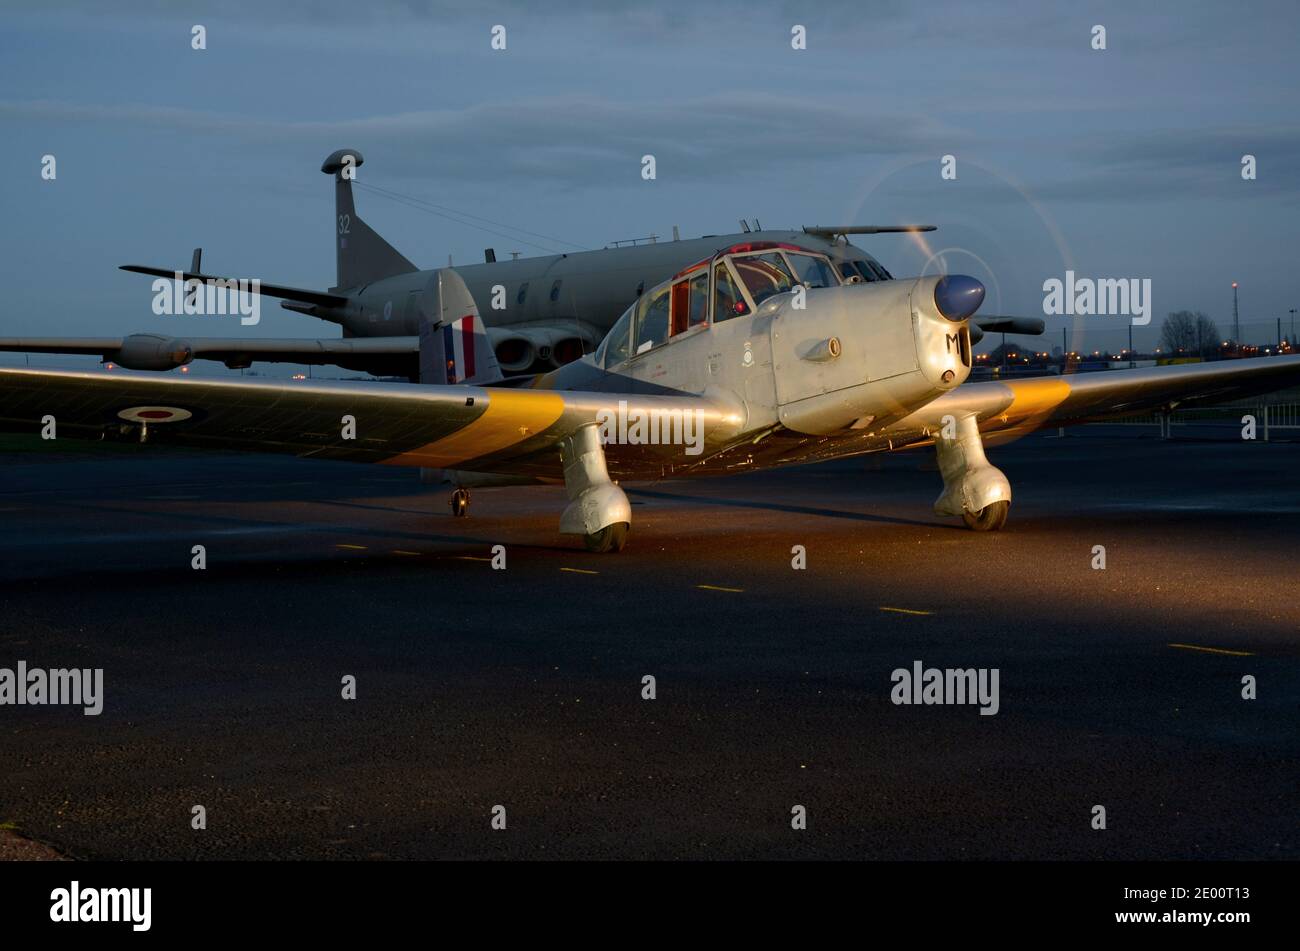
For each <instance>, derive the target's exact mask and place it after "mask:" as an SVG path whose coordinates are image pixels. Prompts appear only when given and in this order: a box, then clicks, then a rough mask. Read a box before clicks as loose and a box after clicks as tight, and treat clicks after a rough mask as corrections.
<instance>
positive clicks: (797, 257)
mask: <svg viewBox="0 0 1300 951" xmlns="http://www.w3.org/2000/svg"><path fill="white" fill-rule="evenodd" d="M842 283H844V282H843V281H842V280H841V278H840V274H839V272H838V271H837V270H836V268H835V266H834V265H833V264H832V263H831V260H830V258H828V257H827V256H826V255H824V254H822V253H821V252H819V251H809V250H808V249H806V248H801V247H799V246H798V245H794V244H785V243H777V242H773V241H755V242H751V243H748V244H736V245H732V246H731V247H729V248H725V249H724V250H722V251H719V252H718V253H717V254H715V255H713V256H712V257H709V258H705V259H704V260H703V261H699V262H697V263H695V264H692V265H691V266H690V267H688V268H686V269H685V270H683V271H681V272H679V273H678V274H677V275H676V276H675V277H673V278H672V280H669V281H665V282H664V283H662V284H660V285H658V286H656V287H654V288H651V289H650V290H649V291H646V292H645V293H644V294H642V295H641V296H640V297H639V298H637V300H636V302H635V303H633V304H632V306H631V307H629V308H628V309H627V311H626V312H624V314H623V316H622V317H620V318H619V319H618V322H617V323H616V324H614V326H613V328H612V329H611V330H610V332H609V333H608V334H607V335H606V336H605V339H604V341H603V342H602V343H601V345H600V346H599V347H598V348H597V350H596V354H595V361H596V365H597V366H601V367H614V366H617V365H618V364H620V363H622V362H623V361H624V360H627V359H628V358H629V357H632V356H636V355H638V354H642V353H645V352H646V351H648V350H653V349H654V348H655V347H657V346H659V345H660V344H663V343H667V342H668V341H669V340H675V339H677V338H679V337H682V336H684V335H686V334H689V333H692V332H695V331H700V330H703V329H704V328H706V327H708V326H710V325H711V324H716V323H721V322H722V321H724V320H731V319H732V318H735V317H744V316H746V315H748V314H752V313H753V312H754V311H755V310H756V309H757V308H758V307H759V306H760V305H761V304H762V303H763V302H764V301H765V300H767V299H768V298H770V297H775V296H776V295H778V294H785V293H787V292H789V291H791V290H793V289H794V287H795V285H796V284H800V285H803V286H804V287H806V288H816V287H837V286H839V285H840V284H842Z"/></svg>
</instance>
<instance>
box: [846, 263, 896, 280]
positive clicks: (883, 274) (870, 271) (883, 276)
mask: <svg viewBox="0 0 1300 951" xmlns="http://www.w3.org/2000/svg"><path fill="white" fill-rule="evenodd" d="M853 263H854V265H855V266H856V267H857V269H858V271H859V272H860V273H861V274H862V279H863V280H864V281H892V280H893V278H892V277H891V276H890V274H889V272H888V271H886V270H885V269H884V268H883V267H881V266H880V265H879V264H877V263H876V262H875V261H854V262H853Z"/></svg>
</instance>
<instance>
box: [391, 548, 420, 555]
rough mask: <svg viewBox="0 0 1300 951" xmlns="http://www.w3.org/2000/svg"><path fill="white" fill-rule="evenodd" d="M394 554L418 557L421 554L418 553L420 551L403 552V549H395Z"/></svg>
mask: <svg viewBox="0 0 1300 951" xmlns="http://www.w3.org/2000/svg"><path fill="white" fill-rule="evenodd" d="M393 554H394V555H418V554H419V552H418V551H402V549H400V548H394V549H393Z"/></svg>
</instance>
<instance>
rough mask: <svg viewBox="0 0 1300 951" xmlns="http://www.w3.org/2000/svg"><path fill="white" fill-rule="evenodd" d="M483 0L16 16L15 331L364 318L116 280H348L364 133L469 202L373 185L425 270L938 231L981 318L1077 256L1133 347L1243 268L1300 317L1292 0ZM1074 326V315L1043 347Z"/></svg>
mask: <svg viewBox="0 0 1300 951" xmlns="http://www.w3.org/2000/svg"><path fill="white" fill-rule="evenodd" d="M475 6H476V7H477V9H475V10H474V12H472V13H466V12H463V11H457V10H455V9H454V8H453V7H452V5H451V4H443V3H436V2H429V3H425V2H418V0H407V2H397V0H380V2H367V3H359V2H348V3H344V2H329V0H296V2H286V3H276V4H263V3H258V2H253V0H247V2H243V0H237V2H210V3H199V4H188V3H168V2H162V0H157V2H116V3H113V4H99V3H91V2H58V0H52V2H47V3H44V4H41V5H39V7H37V6H36V5H27V4H11V3H6V4H4V7H3V9H4V14H3V16H4V23H5V28H4V30H3V31H2V32H0V80H2V84H3V90H2V91H0V129H3V142H4V149H3V153H2V154H0V163H3V165H2V169H3V186H0V187H2V188H3V208H4V210H5V216H6V220H7V223H8V227H6V228H4V229H3V230H2V231H0V262H2V263H0V276H2V277H3V280H4V287H5V291H6V293H5V297H6V300H5V304H4V306H3V308H2V309H0V336H8V335H102V336H117V335H121V334H125V333H130V332H135V331H153V332H159V333H168V334H191V335H203V336H223V335H232V336H233V335H239V334H253V335H258V336H298V337H311V336H327V337H332V336H337V333H338V330H337V328H336V327H334V326H332V325H329V324H325V323H322V322H319V321H315V320H312V319H311V318H308V317H304V316H301V315H295V314H291V313H289V312H287V311H283V310H281V309H280V308H279V307H278V306H275V305H274V303H273V302H267V305H266V306H264V309H263V317H262V321H261V323H260V325H258V326H257V327H249V328H245V327H241V326H240V325H239V322H238V320H237V319H236V318H229V317H225V318H221V317H165V316H155V315H154V314H153V313H152V312H151V310H150V301H151V300H152V291H151V289H150V281H149V279H147V278H144V277H141V276H138V275H131V274H126V273H124V272H121V271H119V270H117V266H118V265H119V264H125V263H138V264H155V265H162V266H171V265H175V266H178V267H179V266H183V265H186V264H187V263H188V261H189V256H190V251H191V249H193V248H194V247H195V246H197V245H202V246H203V248H204V264H205V270H208V271H212V272H215V273H221V274H227V275H232V276H247V277H258V278H261V279H262V280H266V281H275V282H279V283H286V284H292V285H299V286H304V287H319V288H325V287H328V286H329V285H330V284H332V283H333V277H334V258H333V250H332V249H333V242H332V233H331V225H332V216H333V194H332V188H331V186H330V181H329V179H328V178H327V177H326V176H324V175H322V174H320V172H319V171H318V169H319V167H320V163H321V160H322V159H323V158H324V156H325V155H326V154H328V153H329V152H331V151H333V150H334V149H336V148H340V147H348V148H356V149H359V150H360V151H362V152H363V153H364V155H365V158H366V163H365V165H364V167H363V168H362V169H361V171H360V173H359V176H358V179H359V181H360V182H361V183H362V184H363V185H374V186H377V187H381V188H385V189H389V190H393V191H396V192H400V193H402V194H404V195H409V196H414V197H417V198H420V199H423V200H425V201H428V202H433V203H436V204H438V205H441V206H444V207H446V208H448V209H455V210H457V211H458V212H460V213H461V214H460V215H459V217H460V219H461V220H459V221H457V220H452V218H447V217H438V216H435V215H431V214H428V213H426V212H423V211H419V210H417V209H415V208H413V207H410V206H409V205H404V204H400V203H397V202H394V201H391V200H389V199H388V198H385V197H383V196H381V195H378V194H376V193H374V192H369V191H366V190H364V189H361V190H359V191H358V194H357V202H358V206H359V212H360V214H361V215H362V216H363V217H364V218H365V219H366V220H367V221H368V222H369V223H370V225H371V226H372V227H374V228H375V229H376V230H378V231H379V232H380V233H381V234H383V235H384V236H385V237H386V238H387V239H388V240H389V241H390V242H391V243H392V244H394V245H395V246H396V247H397V248H398V249H400V250H401V251H402V252H403V253H404V254H406V256H407V257H409V258H410V259H412V260H413V261H415V262H416V263H417V264H419V265H420V266H422V267H430V266H435V265H441V264H445V262H446V261H447V257H448V255H451V256H452V258H453V260H454V261H456V262H462V263H470V262H476V261H481V260H482V252H483V249H484V248H485V247H494V248H496V250H497V254H498V256H499V257H503V258H504V257H508V252H509V251H511V250H518V251H521V252H523V253H524V254H534V253H542V248H545V249H548V250H550V249H555V250H573V249H574V248H576V247H583V248H598V247H603V246H604V245H605V244H607V243H608V242H610V241H613V240H616V239H624V238H632V237H638V236H643V235H648V234H651V233H657V234H659V235H662V236H668V235H670V234H671V231H672V227H673V226H674V225H677V226H679V227H680V229H681V233H682V235H683V236H684V237H694V236H697V235H700V234H706V233H726V232H730V231H735V230H736V229H737V227H738V224H737V219H739V218H740V217H742V216H744V217H747V218H754V217H757V218H759V219H761V221H762V223H763V225H764V226H766V227H769V228H770V227H785V226H794V227H798V226H800V225H804V224H848V223H870V224H888V223H897V222H924V223H933V224H936V225H938V226H939V230H938V231H937V232H935V233H934V234H932V235H928V236H927V242H928V246H929V249H930V250H933V251H938V250H941V249H947V252H946V254H945V256H944V257H945V260H946V263H947V269H948V270H949V271H953V272H964V273H969V274H973V275H975V276H976V277H978V278H980V279H981V280H983V281H984V282H985V283H986V285H987V286H988V288H989V297H988V302H987V303H986V305H985V308H984V311H985V312H988V313H1010V314H1025V315H1030V316H1041V315H1042V301H1043V291H1042V284H1043V281H1044V280H1046V279H1048V278H1051V277H1058V278H1059V277H1062V276H1063V275H1064V272H1065V270H1066V268H1067V267H1069V268H1072V269H1073V270H1074V271H1076V273H1078V274H1080V275H1082V276H1090V277H1109V278H1150V279H1151V281H1152V287H1153V298H1154V311H1155V315H1156V319H1155V321H1154V322H1153V324H1152V326H1151V327H1150V328H1146V329H1145V330H1144V329H1138V330H1137V331H1136V336H1135V339H1136V341H1137V342H1138V344H1139V346H1144V345H1149V346H1154V345H1155V340H1156V337H1157V333H1158V325H1159V321H1160V320H1161V319H1162V318H1163V316H1164V315H1165V314H1166V313H1168V312H1170V311H1175V310H1182V309H1192V310H1203V311H1205V312H1206V313H1207V314H1209V316H1210V317H1212V318H1213V319H1215V320H1216V321H1217V322H1218V324H1219V326H1220V327H1221V328H1225V329H1226V328H1227V327H1229V326H1230V324H1231V319H1232V291H1231V287H1230V284H1231V281H1233V280H1237V281H1239V282H1240V284H1241V310H1242V322H1243V325H1245V326H1246V328H1247V333H1246V334H1244V336H1246V337H1247V339H1253V340H1255V341H1256V342H1267V341H1269V340H1271V339H1272V337H1273V331H1272V330H1271V328H1272V326H1273V322H1274V320H1275V318H1278V317H1281V318H1282V319H1283V333H1284V334H1285V333H1287V332H1288V331H1289V327H1290V320H1291V317H1290V315H1289V313H1288V311H1289V310H1290V309H1291V308H1295V307H1300V289H1298V288H1297V287H1296V286H1295V285H1294V284H1292V278H1293V277H1294V276H1295V273H1296V265H1295V260H1294V257H1295V253H1296V237H1297V230H1298V227H1297V210H1298V206H1300V202H1298V200H1297V199H1298V198H1300V125H1298V124H1297V115H1298V114H1300V110H1298V109H1297V104H1296V97H1297V89H1298V88H1300V56H1298V55H1297V51H1296V40H1297V37H1298V36H1300V7H1298V6H1297V5H1296V4H1295V3H1294V2H1293V0H1290V2H1280V3H1252V2H1246V3H1237V4H1231V5H1229V4H1222V3H1217V4H1203V3H1191V2H1178V3H1172V2H1171V3H1155V4H1133V3H1131V2H1121V3H1061V4H1046V3H1044V4H1037V3H1036V4H1012V3H1005V4H993V3H988V4H974V3H965V2H954V3H946V2H927V3H924V4H922V3H909V2H902V0H899V2H885V3H878V2H877V3H873V2H866V0H855V2H840V0H818V2H770V3H769V2H743V3H740V2H725V0H724V2H714V3H709V4H698V3H691V4H684V3H683V4H677V3H616V2H611V3H596V2H592V3H581V4H566V3H558V2H557V3H545V4H538V3H533V4H524V3H485V4H481V5H475ZM29 8H30V9H31V10H32V11H33V12H29ZM36 9H39V12H34V11H35V10H36ZM110 11H111V12H110ZM193 24H203V25H204V26H205V27H206V29H207V49H206V50H202V51H195V50H192V49H191V46H190V35H191V34H190V29H191V26H192V25H193ZM495 24H502V25H504V26H505V27H506V30H507V34H506V35H507V49H506V50H505V51H494V50H492V49H491V48H490V39H491V34H490V31H491V28H492V26H493V25H495ZM795 24H801V25H803V26H805V27H806V28H807V46H808V48H807V49H806V50H794V49H792V48H791V42H790V40H791V28H792V27H793V26H794V25H795ZM1096 24H1100V25H1103V26H1105V28H1106V45H1107V48H1106V49H1105V50H1101V51H1098V50H1094V49H1092V48H1091V39H1092V33H1091V31H1092V28H1093V26H1094V25H1096ZM647 153H649V154H653V155H655V157H656V160H657V179H656V180H655V181H652V182H647V181H643V180H642V178H641V174H640V172H641V156H642V155H644V154H647ZM45 154H53V155H54V156H55V157H56V159H57V163H58V164H57V172H58V177H57V179H56V180H55V181H43V180H42V178H41V174H40V172H41V157H42V156H43V155H45ZM944 154H952V155H954V156H955V157H956V161H957V173H958V177H957V180H955V181H944V180H942V179H941V177H940V159H941V156H943V155H944ZM1245 154H1252V155H1254V156H1255V157H1256V159H1257V163H1258V178H1257V180H1254V181H1243V179H1242V176H1241V160H1242V156H1243V155H1245ZM466 215H474V216H479V218H475V219H470V218H467V217H466ZM452 217H453V218H455V217H457V216H455V215H453V216H452ZM480 218H481V219H486V220H487V221H484V220H479V219H480ZM488 222H493V223H492V224H489V223H488ZM495 223H501V224H502V225H506V226H508V227H505V228H503V227H500V226H499V225H498V224H495ZM481 229H489V230H481ZM518 229H523V230H524V231H526V232H533V233H534V234H531V235H529V234H520V232H519V230H518ZM492 232H505V233H507V234H513V235H515V236H516V237H503V236H502V234H500V233H492ZM537 235H544V236H546V237H538V236H537ZM526 241H527V242H532V244H529V243H525V242H526ZM857 243H858V244H860V245H861V246H862V247H864V248H866V249H867V250H868V251H870V252H871V253H873V254H874V255H876V256H877V257H878V258H879V259H880V260H881V261H882V262H884V263H885V265H886V266H887V267H888V268H889V269H890V270H891V271H893V273H894V274H895V275H898V276H901V275H909V274H916V273H918V272H920V270H921V269H922V268H923V267H924V266H925V265H926V260H927V256H928V255H927V251H926V250H925V249H924V248H923V246H922V244H921V243H920V242H916V241H914V240H912V239H909V238H904V237H900V236H880V237H864V238H860V239H858V241H857ZM534 245H540V246H541V247H537V246H534ZM932 266H933V265H932ZM1064 325H1065V324H1064V320H1063V319H1059V318H1053V319H1051V320H1049V330H1048V336H1047V338H1046V340H1045V344H1046V345H1047V346H1045V347H1044V348H1045V349H1046V348H1047V347H1050V345H1053V344H1059V343H1060V340H1061V327H1062V326H1064ZM1252 325H1254V327H1257V328H1259V329H1258V330H1257V331H1256V332H1252ZM1265 325H1267V328H1265ZM1080 326H1081V327H1082V329H1083V333H1084V336H1083V337H1082V338H1080V339H1082V340H1083V341H1084V343H1085V345H1088V346H1103V347H1105V346H1112V347H1116V348H1118V346H1121V345H1123V344H1124V343H1125V342H1126V340H1127V324H1126V322H1125V320H1124V319H1123V318H1106V317H1093V318H1086V319H1085V320H1084V321H1083V322H1081V324H1080ZM22 360H23V357H22V355H21V354H0V361H2V362H4V363H6V364H13V363H21V362H22ZM37 362H39V363H40V364H41V365H56V364H63V365H69V364H75V363H76V362H77V361H76V360H75V359H72V358H67V357H51V356H46V357H40V358H33V363H34V364H36V363H37Z"/></svg>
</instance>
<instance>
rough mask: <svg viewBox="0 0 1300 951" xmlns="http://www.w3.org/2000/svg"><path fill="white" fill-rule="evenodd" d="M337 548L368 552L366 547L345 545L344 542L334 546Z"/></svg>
mask: <svg viewBox="0 0 1300 951" xmlns="http://www.w3.org/2000/svg"><path fill="white" fill-rule="evenodd" d="M334 547H335V548H350V549H352V550H354V551H366V546H365V545H345V544H343V543H342V542H340V543H339V544H337V545H335V546H334Z"/></svg>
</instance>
